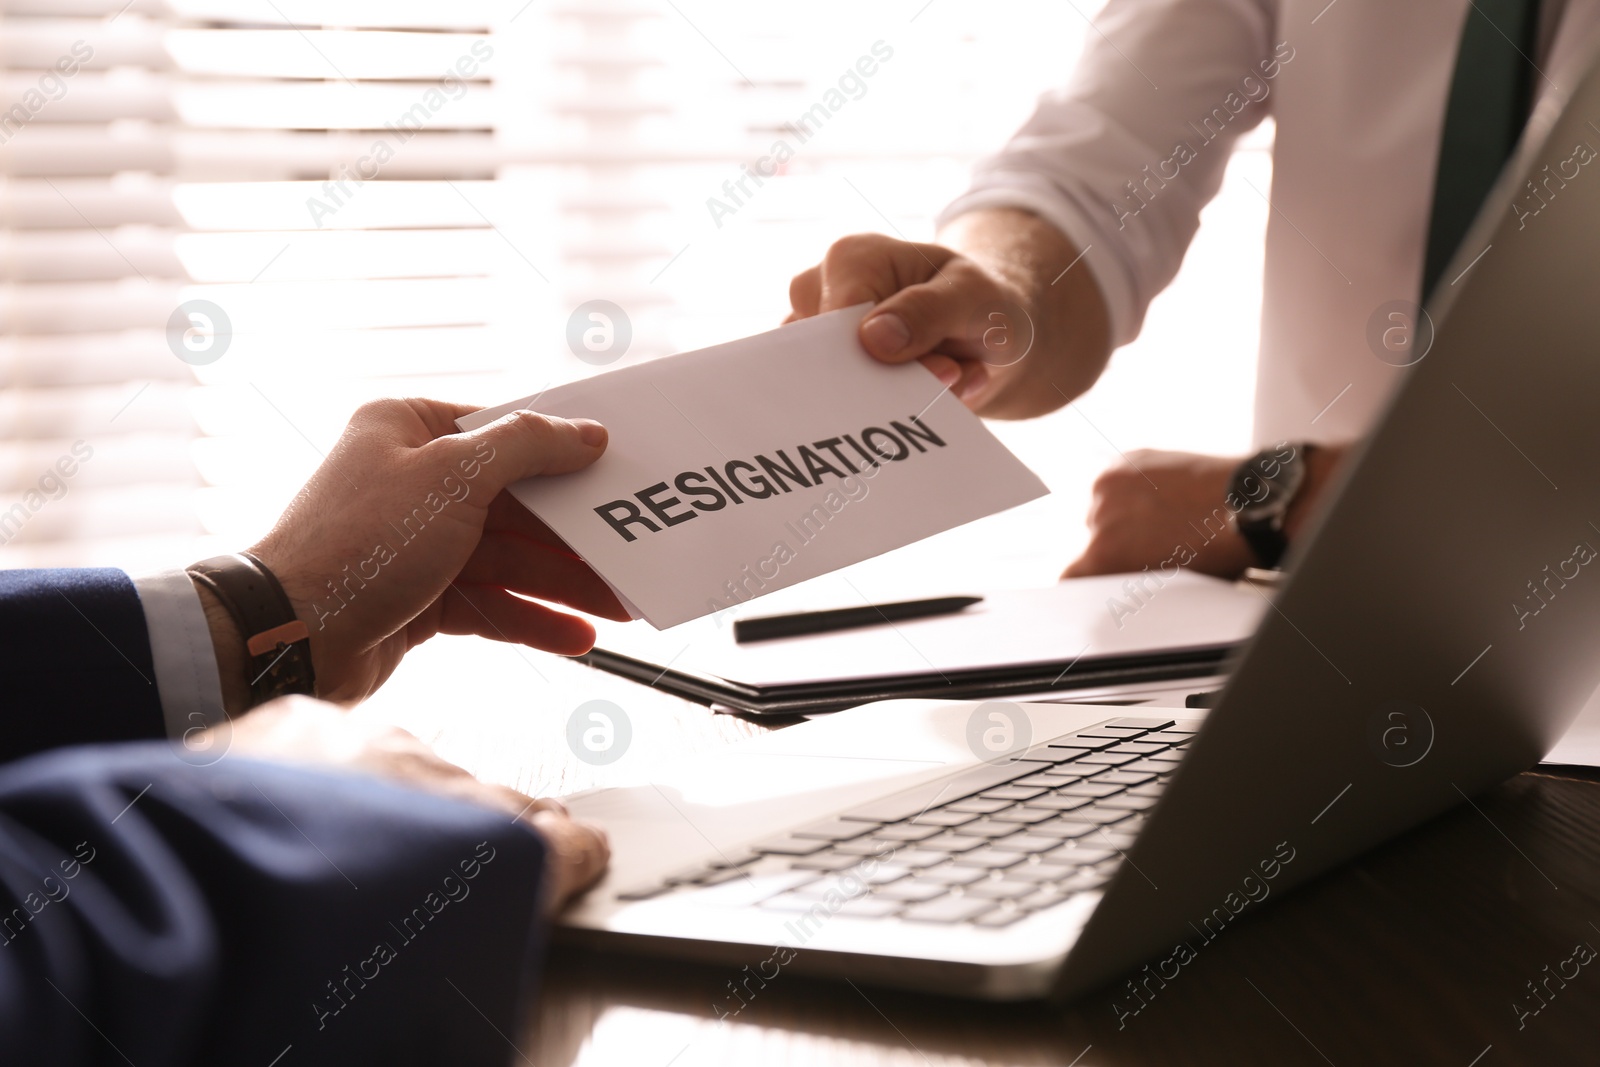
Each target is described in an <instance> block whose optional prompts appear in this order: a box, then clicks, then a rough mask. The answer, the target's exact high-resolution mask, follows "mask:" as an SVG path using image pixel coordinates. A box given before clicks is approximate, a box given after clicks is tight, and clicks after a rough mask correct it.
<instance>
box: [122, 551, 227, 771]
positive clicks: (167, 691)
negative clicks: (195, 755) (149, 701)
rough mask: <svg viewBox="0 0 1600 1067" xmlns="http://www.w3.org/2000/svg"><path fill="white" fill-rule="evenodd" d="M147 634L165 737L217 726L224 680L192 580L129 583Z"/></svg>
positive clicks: (162, 577) (181, 575)
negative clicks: (135, 593)
mask: <svg viewBox="0 0 1600 1067" xmlns="http://www.w3.org/2000/svg"><path fill="white" fill-rule="evenodd" d="M133 585H134V588H135V589H136V590H137V591H138V593H139V605H140V607H142V608H143V609H144V619H145V628H146V629H147V630H149V632H150V656H151V659H152V660H153V662H154V664H155V674H156V678H155V681H156V689H157V690H158V691H159V692H160V694H161V714H162V718H163V719H164V721H165V722H166V727H167V737H168V738H170V739H172V740H174V741H177V740H182V738H183V736H184V734H185V733H187V732H188V731H190V730H196V729H204V728H205V727H208V726H215V725H216V724H218V723H220V722H223V721H224V720H225V719H226V718H227V713H226V712H224V711H223V707H222V680H221V677H220V676H219V674H218V673H217V654H216V651H215V649H214V648H213V647H212V645H211V627H210V625H209V624H208V623H207V622H206V612H205V607H204V606H203V605H202V604H201V603H200V594H199V593H197V592H195V588H194V582H193V581H191V580H190V578H189V575H188V574H187V573H185V572H184V571H162V572H161V573H159V574H151V575H146V576H143V577H138V578H135V579H133Z"/></svg>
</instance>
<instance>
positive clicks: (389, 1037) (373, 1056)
mask: <svg viewBox="0 0 1600 1067" xmlns="http://www.w3.org/2000/svg"><path fill="white" fill-rule="evenodd" d="M543 861H544V846H543V843H542V840H541V839H540V838H539V837H538V835H536V834H534V833H533V832H532V831H531V830H528V829H527V828H526V827H525V826H523V825H522V824H521V823H517V822H514V821H513V820H510V819H508V818H506V817H505V816H504V815H503V814H501V813H500V812H497V811H491V810H488V809H484V808H479V807H477V806H474V805H470V804H465V803H461V802H457V801H450V800H444V799H440V798H437V797H434V796H431V795H428V794H425V793H421V792H417V791H413V790H410V789H404V788H400V787H397V786H393V785H390V784H387V783H384V782H379V781H377V780H375V779H369V778H365V777H360V776H347V775H335V774H330V773H325V772H322V771H315V770H310V769H305V768H297V767H290V766H285V765H278V764H269V763H257V762H252V761H249V760H243V759H236V758H225V759H222V760H220V761H219V762H218V763H216V764H215V765H212V766H206V767H200V766H191V765H189V764H186V763H184V762H182V761H181V760H180V759H179V758H178V756H177V755H175V754H174V750H173V749H171V748H169V747H168V746H167V745H165V744H137V745H108V746H98V747H90V748H73V749H62V750H59V751H55V752H50V753H46V754H43V755H40V756H35V757H32V758H30V759H27V760H23V761H20V762H17V763H13V764H11V765H9V766H6V767H4V768H0V1063H4V1064H8V1065H10V1064H17V1065H31V1064H46V1063H48V1064H51V1065H53V1067H77V1065H80V1064H83V1065H86V1064H91V1063H94V1064H99V1063H112V1062H116V1063H121V1062H123V1061H124V1060H126V1061H129V1062H133V1063H136V1064H139V1065H140V1067H189V1065H195V1067H199V1065H202V1064H225V1063H256V1064H270V1063H274V1062H281V1063H282V1064H284V1065H286V1067H287V1065H289V1064H295V1065H315V1064H330V1065H332V1064H339V1065H348V1064H367V1063H373V1064H378V1063H381V1064H385V1065H394V1067H404V1065H409V1064H418V1065H421V1064H437V1063H450V1064H459V1065H463V1067H477V1065H490V1064H494V1065H496V1067H499V1065H502V1064H505V1063H506V1062H507V1061H508V1060H510V1059H512V1058H513V1057H514V1056H515V1051H514V1047H513V1046H512V1044H511V1042H512V1041H513V1040H515V1038H516V1035H517V1034H518V1029H517V1022H518V1019H517V1015H518V1007H519V1005H522V1004H525V1003H526V1002H527V997H528V996H529V994H530V991H531V978H532V974H533V971H532V967H533V965H534V964H535V963H536V962H537V960H538V956H539V953H540V951H541V949H542V936H543V928H542V925H541V922H540V919H539V908H538V903H539V901H538V887H539V885H540V872H541V870H542V865H543ZM280 1056H281V1057H282V1059H281V1061H278V1060H277V1057H280Z"/></svg>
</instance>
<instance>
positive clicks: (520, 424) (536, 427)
mask: <svg viewBox="0 0 1600 1067" xmlns="http://www.w3.org/2000/svg"><path fill="white" fill-rule="evenodd" d="M506 421H507V422H509V423H510V424H511V425H512V426H513V427H515V428H516V432H517V433H519V434H525V435H527V436H528V437H531V438H533V439H534V440H536V441H548V440H550V439H551V438H553V437H554V436H555V433H556V427H555V423H554V422H553V421H552V420H551V418H550V416H548V415H542V414H540V413H539V412H537V411H527V410H521V411H513V412H512V413H511V414H509V415H507V416H506Z"/></svg>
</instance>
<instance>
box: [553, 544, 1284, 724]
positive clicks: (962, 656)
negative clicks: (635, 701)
mask: <svg viewBox="0 0 1600 1067" xmlns="http://www.w3.org/2000/svg"><path fill="white" fill-rule="evenodd" d="M1267 604H1268V600H1267V596H1266V594H1264V593H1263V592H1262V591H1260V590H1259V588H1257V587H1254V586H1250V585H1248V584H1246V583H1234V582H1228V581H1223V580H1221V579H1215V578H1208V577H1205V576H1202V575H1194V574H1188V573H1185V572H1181V571H1174V573H1173V574H1171V575H1170V576H1163V575H1159V574H1156V573H1155V572H1148V571H1147V572H1144V573H1143V574H1141V575H1109V576H1101V577H1094V578H1076V579H1069V580H1067V581H1063V582H1060V583H1058V584H1056V585H1054V586H1050V587H1047V588H1042V589H1023V590H1001V591H997V592H988V593H985V594H984V599H983V603H981V604H979V605H976V606H974V607H972V608H968V609H967V610H965V611H963V612H961V613H959V614H956V615H946V616H938V617H933V618H926V619H915V620H909V621H904V622H897V623H893V624H885V625H882V626H873V627H866V628H862V629H856V630H846V631H838V632H835V633H826V634H810V635H806V636H801V637H794V638H786V639H782V640H774V641H763V642H761V643H759V644H757V645H739V644H736V643H735V642H734V640H733V636H732V626H731V622H732V619H731V618H721V619H714V620H713V619H703V620H699V621H697V622H695V623H691V624H688V625H686V626H680V627H674V628H672V629H669V630H664V631H652V630H648V629H646V628H644V627H641V626H639V625H638V624H609V625H603V626H601V627H600V637H599V641H598V642H597V644H596V647H595V648H594V649H593V650H592V651H590V652H589V653H587V654H585V655H583V656H579V657H577V658H578V660H579V662H582V663H586V664H588V665H589V666H591V667H595V668H596V669H599V670H603V671H607V672H609V673H612V674H617V675H620V676H622V677H625V678H629V679H632V680H633V681H636V682H640V683H641V684H644V685H649V686H652V687H653V688H657V689H660V690H663V691H665V692H669V693H672V694H674V695H676V696H679V697H683V698H685V699H687V700H692V701H695V702H696V703H700V704H705V705H708V706H711V707H714V708H717V709H719V710H726V711H731V712H737V713H742V714H746V715H751V716H756V717H792V716H799V715H817V714H824V713H827V712H832V711H840V710H843V709H845V708H849V707H855V706H856V705H859V704H865V703H868V702H871V701H874V700H888V699H894V698H901V697H928V698H935V699H942V698H948V699H952V700H975V699H1004V698H1006V697H1011V696H1023V695H1031V694H1037V693H1043V692H1054V691H1070V690H1073V689H1085V688H1090V687H1101V686H1108V685H1124V684H1130V683H1132V684H1147V683H1160V682H1167V681H1172V680H1176V679H1183V678H1195V677H1203V676H1208V675H1215V674H1218V673H1220V671H1221V669H1222V664H1223V663H1224V662H1225V661H1226V660H1227V659H1228V657H1229V656H1230V654H1231V653H1232V652H1233V651H1234V650H1236V649H1237V648H1238V647H1239V646H1240V645H1241V644H1242V643H1243V642H1244V641H1245V640H1246V639H1247V638H1249V636H1250V635H1251V634H1252V633H1253V632H1254V631H1255V628H1256V625H1257V623H1259V621H1260V618H1261V614H1262V612H1263V611H1264V610H1265V609H1266V606H1267ZM838 606H846V605H838ZM760 612H761V606H756V607H754V608H752V609H751V610H750V612H749V613H750V614H759V613H760Z"/></svg>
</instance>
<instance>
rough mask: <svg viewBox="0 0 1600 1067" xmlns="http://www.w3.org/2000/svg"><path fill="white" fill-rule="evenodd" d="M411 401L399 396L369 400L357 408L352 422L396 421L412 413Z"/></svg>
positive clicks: (351, 418)
mask: <svg viewBox="0 0 1600 1067" xmlns="http://www.w3.org/2000/svg"><path fill="white" fill-rule="evenodd" d="M411 410H412V409H411V404H410V402H409V401H406V400H401V399H399V398H398V397H392V396H385V397H380V398H378V399H377V400H368V401H367V402H366V403H364V404H362V405H361V406H360V407H358V408H356V411H355V414H354V415H352V416H351V417H350V422H351V423H352V424H357V425H359V424H361V423H384V422H394V421H396V420H397V419H399V418H400V417H402V416H405V415H409V414H411Z"/></svg>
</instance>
